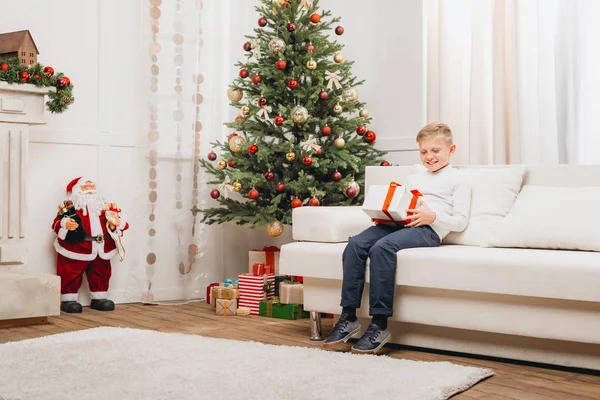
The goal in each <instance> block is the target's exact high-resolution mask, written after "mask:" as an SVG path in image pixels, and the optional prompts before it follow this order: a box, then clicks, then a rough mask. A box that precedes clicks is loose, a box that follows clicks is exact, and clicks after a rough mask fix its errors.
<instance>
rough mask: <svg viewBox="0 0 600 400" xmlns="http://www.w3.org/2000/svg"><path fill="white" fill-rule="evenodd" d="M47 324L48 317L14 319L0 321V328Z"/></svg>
mask: <svg viewBox="0 0 600 400" xmlns="http://www.w3.org/2000/svg"><path fill="white" fill-rule="evenodd" d="M47 323H48V317H31V318H15V319H3V320H0V328H12V327H15V326H30V325H44V324H47Z"/></svg>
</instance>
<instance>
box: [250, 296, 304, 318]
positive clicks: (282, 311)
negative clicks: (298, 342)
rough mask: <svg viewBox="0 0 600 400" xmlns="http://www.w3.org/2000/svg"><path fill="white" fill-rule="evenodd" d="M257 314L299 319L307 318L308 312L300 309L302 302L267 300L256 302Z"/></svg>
mask: <svg viewBox="0 0 600 400" xmlns="http://www.w3.org/2000/svg"><path fill="white" fill-rule="evenodd" d="M258 315H260V316H263V317H272V318H281V319H300V318H308V317H309V315H310V313H309V312H308V311H304V310H303V309H302V304H281V303H273V301H272V300H269V301H261V302H260V303H258Z"/></svg>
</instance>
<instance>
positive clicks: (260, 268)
mask: <svg viewBox="0 0 600 400" xmlns="http://www.w3.org/2000/svg"><path fill="white" fill-rule="evenodd" d="M251 272H252V275H254V276H262V275H264V274H265V264H263V263H254V265H252V271H251Z"/></svg>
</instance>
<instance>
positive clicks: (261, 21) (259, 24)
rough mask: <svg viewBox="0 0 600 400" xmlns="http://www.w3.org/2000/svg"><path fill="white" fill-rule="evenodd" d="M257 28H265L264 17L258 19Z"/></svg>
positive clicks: (265, 21)
mask: <svg viewBox="0 0 600 400" xmlns="http://www.w3.org/2000/svg"><path fill="white" fill-rule="evenodd" d="M258 26H260V27H265V26H267V19H266V18H264V17H261V18H259V19H258Z"/></svg>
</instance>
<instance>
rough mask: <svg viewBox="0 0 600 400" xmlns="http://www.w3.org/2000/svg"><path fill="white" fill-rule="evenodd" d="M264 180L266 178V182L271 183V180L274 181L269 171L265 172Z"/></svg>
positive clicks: (273, 176)
mask: <svg viewBox="0 0 600 400" xmlns="http://www.w3.org/2000/svg"><path fill="white" fill-rule="evenodd" d="M265 178H267V180H268V181H269V182H271V181H272V180H273V179H275V174H274V173H272V172H271V171H267V172H265Z"/></svg>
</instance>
